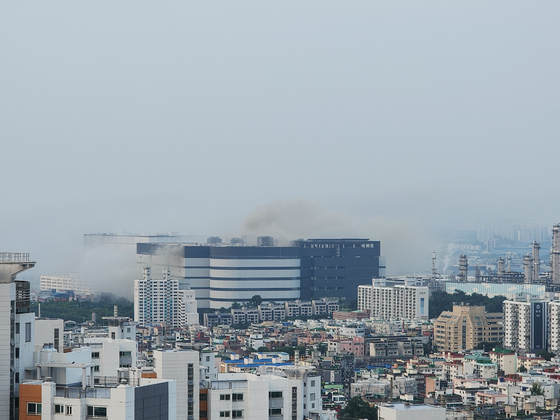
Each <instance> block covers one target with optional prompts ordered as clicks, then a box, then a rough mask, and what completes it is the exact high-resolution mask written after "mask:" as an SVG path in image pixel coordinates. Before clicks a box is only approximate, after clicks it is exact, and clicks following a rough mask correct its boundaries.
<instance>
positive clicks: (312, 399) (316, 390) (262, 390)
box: [201, 367, 322, 420]
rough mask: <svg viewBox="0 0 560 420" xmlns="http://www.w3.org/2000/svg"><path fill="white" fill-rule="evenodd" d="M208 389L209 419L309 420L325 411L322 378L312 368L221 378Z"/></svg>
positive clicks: (230, 375)
mask: <svg viewBox="0 0 560 420" xmlns="http://www.w3.org/2000/svg"><path fill="white" fill-rule="evenodd" d="M207 388H208V391H207V393H208V397H207V398H208V413H201V417H202V415H203V414H206V415H207V418H209V419H219V418H234V419H235V418H238V419H241V418H242V419H247V420H251V419H254V420H261V419H267V418H274V419H286V420H291V419H293V418H298V419H299V418H308V417H309V416H310V415H311V413H313V412H320V411H322V399H321V378H320V377H319V376H317V375H316V373H315V372H314V371H313V369H311V368H308V367H307V368H305V367H290V368H285V369H282V370H281V371H274V370H270V371H263V372H259V373H258V374H253V373H229V374H218V379H217V380H216V381H211V382H209V384H208V385H207Z"/></svg>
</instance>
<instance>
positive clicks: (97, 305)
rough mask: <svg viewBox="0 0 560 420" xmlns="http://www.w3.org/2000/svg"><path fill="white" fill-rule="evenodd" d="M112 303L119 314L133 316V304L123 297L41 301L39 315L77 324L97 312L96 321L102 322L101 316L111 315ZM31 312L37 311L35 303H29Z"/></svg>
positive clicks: (89, 318) (87, 319)
mask: <svg viewBox="0 0 560 420" xmlns="http://www.w3.org/2000/svg"><path fill="white" fill-rule="evenodd" d="M114 305H118V309H119V316H127V317H130V318H133V317H134V304H133V303H132V302H131V301H129V300H126V299H124V298H120V299H114V300H113V299H106V300H103V301H101V302H77V301H68V300H59V301H49V302H42V303H41V316H42V317H45V318H62V319H63V320H64V321H75V322H77V323H78V324H80V323H82V322H85V321H89V320H91V314H92V313H93V312H95V313H96V314H97V323H99V324H101V323H103V320H102V317H104V316H113V313H114V312H113V309H114ZM31 312H35V314H36V315H38V313H39V309H38V305H37V303H32V304H31Z"/></svg>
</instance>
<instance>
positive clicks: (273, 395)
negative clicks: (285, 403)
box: [268, 391, 282, 398]
mask: <svg viewBox="0 0 560 420" xmlns="http://www.w3.org/2000/svg"><path fill="white" fill-rule="evenodd" d="M268 398H282V391H271V392H269V393H268Z"/></svg>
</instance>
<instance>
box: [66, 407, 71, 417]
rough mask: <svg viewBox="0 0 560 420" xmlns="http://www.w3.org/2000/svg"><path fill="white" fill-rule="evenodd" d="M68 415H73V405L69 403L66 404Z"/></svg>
mask: <svg viewBox="0 0 560 420" xmlns="http://www.w3.org/2000/svg"><path fill="white" fill-rule="evenodd" d="M66 415H67V416H71V415H72V406H71V405H67V406H66Z"/></svg>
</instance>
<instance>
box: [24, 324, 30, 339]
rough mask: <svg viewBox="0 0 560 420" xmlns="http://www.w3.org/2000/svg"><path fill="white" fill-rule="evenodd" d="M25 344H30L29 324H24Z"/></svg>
mask: <svg viewBox="0 0 560 420" xmlns="http://www.w3.org/2000/svg"><path fill="white" fill-rule="evenodd" d="M25 342H26V343H31V322H26V323H25Z"/></svg>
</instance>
